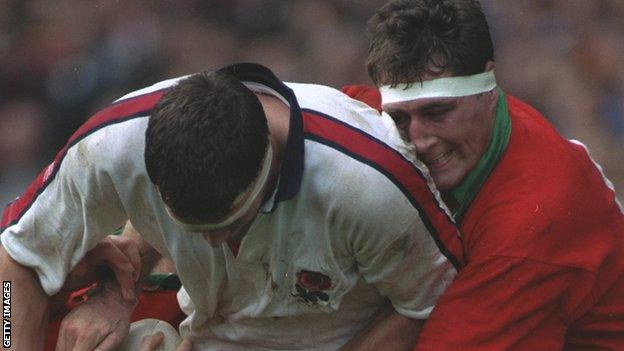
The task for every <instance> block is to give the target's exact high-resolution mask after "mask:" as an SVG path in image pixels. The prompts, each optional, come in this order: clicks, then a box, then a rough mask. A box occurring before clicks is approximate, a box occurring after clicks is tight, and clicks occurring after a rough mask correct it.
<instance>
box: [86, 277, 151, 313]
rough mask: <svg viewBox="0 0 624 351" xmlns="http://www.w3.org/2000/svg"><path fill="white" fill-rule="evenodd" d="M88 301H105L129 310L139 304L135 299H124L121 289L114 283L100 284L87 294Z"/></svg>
mask: <svg viewBox="0 0 624 351" xmlns="http://www.w3.org/2000/svg"><path fill="white" fill-rule="evenodd" d="M87 295H88V296H89V298H90V299H92V298H98V299H103V300H106V301H112V302H116V303H118V304H119V305H121V306H122V307H124V308H126V309H130V310H134V308H135V307H136V306H137V305H138V304H139V300H138V299H137V298H134V299H131V300H128V299H126V298H124V296H123V294H122V291H121V287H120V286H119V285H118V284H117V283H115V282H100V283H98V284H97V285H96V286H95V287H93V288H92V289H91V290H89V292H88V293H87Z"/></svg>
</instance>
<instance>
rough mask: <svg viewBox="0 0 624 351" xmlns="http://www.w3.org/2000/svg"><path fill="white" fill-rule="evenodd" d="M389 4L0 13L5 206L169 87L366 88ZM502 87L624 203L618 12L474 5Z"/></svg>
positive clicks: (607, 2)
mask: <svg viewBox="0 0 624 351" xmlns="http://www.w3.org/2000/svg"><path fill="white" fill-rule="evenodd" d="M384 2H385V0H366V1H362V0H207V1H199V0H176V1H174V0H150V1H146V0H123V1H119V0H92V1H80V0H57V1H49V0H0V91H1V92H2V93H1V94H0V207H2V206H3V205H4V204H5V203H7V202H8V201H10V200H12V199H13V198H14V197H15V196H18V195H19V194H20V193H21V192H23V190H24V189H25V187H26V186H27V185H28V184H29V183H30V182H31V181H32V179H34V177H35V175H36V174H37V173H38V171H39V170H40V169H42V168H43V167H44V166H45V164H46V163H47V162H49V161H50V160H51V159H52V157H54V154H55V152H56V151H57V150H58V149H60V148H61V147H62V145H63V143H64V141H65V140H66V139H67V138H68V137H69V136H70V134H71V133H72V131H73V130H75V129H76V128H77V127H78V126H79V125H80V124H81V123H82V122H83V121H84V120H85V119H86V118H87V117H88V116H89V115H90V114H92V113H93V112H94V111H97V110H98V109H100V108H102V107H104V106H106V105H107V104H108V103H110V102H111V101H112V100H114V99H115V98H117V97H119V96H121V95H123V94H124V93H126V92H129V91H132V90H134V89H137V88H140V87H142V86H145V85H147V84H151V83H153V82H156V81H158V80H161V79H164V78H170V77H175V76H178V75H182V74H188V73H192V72H196V71H201V70H210V69H216V68H219V67H221V66H224V65H227V64H230V63H234V62H241V61H253V62H259V63H262V64H265V65H267V66H269V67H271V68H272V69H273V70H274V72H276V73H277V75H278V76H279V77H280V78H282V79H284V80H289V81H304V82H315V83H321V84H326V85H331V86H334V87H340V86H342V85H345V84H351V83H369V80H368V77H367V75H366V70H365V67H364V58H365V57H366V50H367V38H366V34H365V26H366V20H367V19H368V18H369V17H370V16H371V15H372V14H373V12H374V11H375V9H376V8H378V7H379V6H381V5H382V4H383V3H384ZM481 2H482V5H483V7H484V9H485V12H486V14H487V15H488V20H489V22H490V26H491V31H492V35H493V38H494V45H495V55H496V73H497V78H498V81H499V84H500V85H501V86H502V87H503V89H505V90H506V91H507V92H508V93H511V94H513V95H515V96H518V97H520V98H522V99H524V100H526V101H528V102H530V103H531V104H533V105H534V106H536V107H537V108H538V109H539V110H541V111H542V112H543V113H544V114H546V115H547V116H548V118H549V119H550V120H551V121H552V123H553V124H554V125H555V126H556V127H557V128H558V129H559V131H560V132H561V133H562V134H563V135H564V136H566V137H568V138H572V139H578V140H581V141H582V142H584V143H585V144H586V145H588V147H589V149H590V150H591V153H592V156H593V157H594V159H595V160H596V161H597V162H598V163H600V164H602V165H603V168H604V170H605V173H606V174H607V176H608V177H609V178H610V179H611V180H612V181H613V182H614V183H615V186H616V190H617V191H618V194H619V196H620V199H624V196H623V194H624V152H623V151H624V150H622V149H623V146H624V69H622V68H621V66H620V65H621V64H624V21H622V18H624V0H482V1H481Z"/></svg>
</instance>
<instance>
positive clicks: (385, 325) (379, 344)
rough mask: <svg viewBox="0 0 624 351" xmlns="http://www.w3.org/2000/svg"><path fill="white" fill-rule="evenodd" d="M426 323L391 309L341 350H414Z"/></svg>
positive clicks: (382, 313) (381, 312)
mask: <svg viewBox="0 0 624 351" xmlns="http://www.w3.org/2000/svg"><path fill="white" fill-rule="evenodd" d="M424 323H425V320H422V319H410V318H407V317H404V316H402V315H400V314H398V313H397V312H396V311H394V309H392V308H391V307H389V308H387V309H385V310H383V311H380V312H379V313H378V314H377V317H376V318H375V319H374V320H373V321H372V322H371V324H370V325H369V326H368V327H366V328H365V329H364V330H363V331H361V332H360V333H358V334H357V335H356V336H354V337H353V338H352V339H351V340H349V342H348V343H346V344H345V345H344V346H343V347H341V348H340V350H341V351H351V350H358V351H367V350H371V351H373V350H412V349H413V348H414V345H415V344H416V342H417V341H418V336H419V334H420V330H421V329H422V326H423V324H424Z"/></svg>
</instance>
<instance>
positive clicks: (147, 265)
mask: <svg viewBox="0 0 624 351" xmlns="http://www.w3.org/2000/svg"><path fill="white" fill-rule="evenodd" d="M122 235H123V236H125V237H127V238H130V239H131V240H133V241H134V242H135V243H136V245H137V247H138V248H139V254H140V256H141V274H140V276H139V279H138V280H137V284H136V288H135V291H136V292H137V293H139V292H140V290H141V288H142V287H143V285H144V284H145V281H146V280H147V276H148V275H149V274H150V273H151V272H152V270H153V269H154V267H155V266H156V265H157V264H158V263H159V262H160V261H161V259H162V256H161V255H160V254H159V253H158V251H156V250H155V249H154V248H153V247H152V246H150V245H149V244H148V243H147V242H146V241H145V240H143V238H141V235H140V234H139V233H138V232H137V231H136V229H134V227H133V226H132V224H130V222H127V223H126V226H125V227H124V230H123V233H122Z"/></svg>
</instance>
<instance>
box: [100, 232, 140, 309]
mask: <svg viewBox="0 0 624 351" xmlns="http://www.w3.org/2000/svg"><path fill="white" fill-rule="evenodd" d="M89 261H90V262H91V263H92V264H93V265H96V264H102V263H105V264H107V265H108V266H110V267H111V268H112V270H113V272H114V273H115V277H116V278H117V281H118V283H119V286H120V287H121V293H122V296H123V297H124V299H125V300H128V301H134V300H136V296H135V294H134V286H135V282H136V280H137V279H138V276H139V274H140V270H141V263H140V256H139V251H138V249H137V247H136V245H135V244H133V243H132V242H131V240H130V239H127V238H122V237H116V236H109V237H108V238H106V239H105V240H103V241H102V242H101V243H99V244H98V245H97V246H96V248H95V249H93V250H92V251H91V252H90V253H89Z"/></svg>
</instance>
